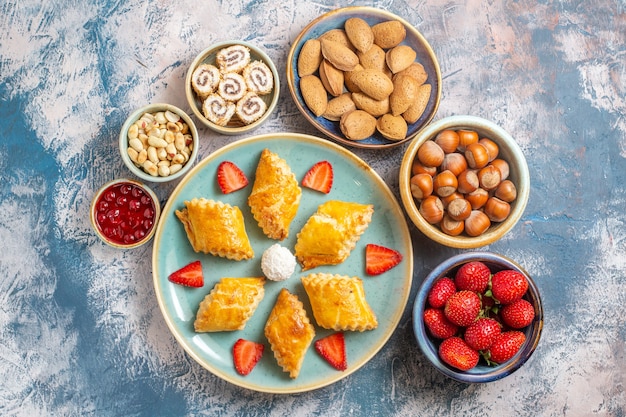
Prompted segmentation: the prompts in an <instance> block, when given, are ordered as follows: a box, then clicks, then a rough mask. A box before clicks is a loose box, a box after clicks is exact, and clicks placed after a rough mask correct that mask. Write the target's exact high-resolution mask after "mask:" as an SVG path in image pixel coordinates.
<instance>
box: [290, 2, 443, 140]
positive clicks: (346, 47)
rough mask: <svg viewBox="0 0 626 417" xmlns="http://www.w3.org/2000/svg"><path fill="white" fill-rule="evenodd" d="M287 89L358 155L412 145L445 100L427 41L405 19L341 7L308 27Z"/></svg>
mask: <svg viewBox="0 0 626 417" xmlns="http://www.w3.org/2000/svg"><path fill="white" fill-rule="evenodd" d="M287 83H288V86H289V91H290V92H291V96H292V98H293V100H294V102H295V104H296V106H297V107H298V109H299V110H300V112H301V113H302V114H303V115H304V117H305V118H306V119H307V120H308V121H309V122H310V123H311V124H312V125H313V126H314V127H315V128H317V129H318V130H319V131H320V132H322V133H324V134H325V135H326V136H328V137H330V138H331V139H333V140H335V141H336V142H340V143H342V144H345V145H349V146H354V147H360V148H387V147H394V146H398V145H400V144H402V143H404V142H406V141H408V140H410V139H412V138H413V137H414V136H415V135H416V134H417V133H418V132H419V131H420V130H421V129H422V128H424V126H426V125H427V124H428V123H429V122H430V121H431V120H432V118H433V117H434V115H435V113H436V112H437V108H438V106H439V101H440V98H441V72H440V68H439V63H438V61H437V58H436V56H435V54H434V52H433V49H432V48H431V46H430V45H429V43H428V41H427V40H426V39H425V38H424V36H422V34H421V33H420V32H419V31H417V30H416V29H415V28H414V27H413V26H412V25H411V24H410V23H409V22H407V21H406V20H404V19H403V18H401V17H399V16H396V15H395V14H393V13H390V12H387V11H384V10H380V9H376V8H373V7H360V6H359V7H345V8H340V9H336V10H333V11H330V12H328V13H326V14H324V15H322V16H320V17H318V18H316V19H315V20H313V21H312V22H311V23H309V25H307V26H306V27H305V28H304V29H303V30H302V31H301V32H300V34H299V35H298V37H297V38H296V39H295V41H294V42H293V45H292V47H291V49H290V51H289V56H288V59H287Z"/></svg>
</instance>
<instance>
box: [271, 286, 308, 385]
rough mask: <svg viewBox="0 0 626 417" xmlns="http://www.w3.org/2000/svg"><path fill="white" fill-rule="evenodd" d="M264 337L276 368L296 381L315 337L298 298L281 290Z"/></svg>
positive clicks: (285, 290)
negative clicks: (272, 353) (278, 367)
mask: <svg viewBox="0 0 626 417" xmlns="http://www.w3.org/2000/svg"><path fill="white" fill-rule="evenodd" d="M265 337H267V340H268V341H269V343H270V347H271V348H272V352H274V357H275V358H276V362H277V363H278V365H279V366H280V367H281V368H283V371H285V372H289V377H291V378H292V379H293V378H297V377H298V374H299V373H300V368H302V362H303V361H304V356H305V355H306V352H307V350H308V348H309V346H310V345H311V342H312V341H313V338H314V337H315V329H314V328H313V325H312V324H311V322H310V321H309V319H308V317H307V315H306V311H305V310H304V306H303V305H302V302H301V301H300V300H299V299H298V296H297V295H295V294H291V293H290V292H289V291H287V289H285V288H283V289H282V290H281V291H280V293H279V294H278V298H277V299H276V304H274V308H272V311H271V312H270V315H269V317H268V319H267V322H266V323H265Z"/></svg>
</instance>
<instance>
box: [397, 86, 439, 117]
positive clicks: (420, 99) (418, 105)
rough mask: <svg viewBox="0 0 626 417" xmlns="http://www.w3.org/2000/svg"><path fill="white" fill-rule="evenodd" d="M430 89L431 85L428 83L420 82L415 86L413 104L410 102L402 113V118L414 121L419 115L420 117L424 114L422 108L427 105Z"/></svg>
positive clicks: (424, 108)
mask: <svg viewBox="0 0 626 417" xmlns="http://www.w3.org/2000/svg"><path fill="white" fill-rule="evenodd" d="M431 91H432V87H431V85H430V84H422V85H420V86H419V87H418V88H417V94H416V96H415V100H414V101H413V104H411V105H410V106H409V108H408V109H407V110H406V111H405V112H404V113H402V117H404V120H406V121H407V123H415V122H417V121H418V120H419V118H420V117H422V114H424V110H426V106H427V105H428V100H429V99H430V93H431Z"/></svg>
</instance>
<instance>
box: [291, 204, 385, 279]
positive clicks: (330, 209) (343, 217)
mask: <svg viewBox="0 0 626 417" xmlns="http://www.w3.org/2000/svg"><path fill="white" fill-rule="evenodd" d="M373 214H374V206H373V205H371V204H359V203H350V202H344V201H337V200H330V201H327V202H325V203H323V204H322V205H320V206H319V207H318V208H317V212H316V213H315V214H313V215H312V216H311V217H310V218H309V220H307V222H306V224H305V225H304V227H302V230H301V231H300V233H298V240H297V242H296V246H295V255H296V258H297V259H298V262H300V264H301V265H302V270H303V271H306V270H307V269H312V268H315V267H317V266H320V265H337V264H340V263H342V262H343V261H345V260H346V258H347V257H348V256H349V255H350V252H351V251H352V249H354V247H355V245H356V242H357V241H358V240H359V238H360V237H361V235H362V234H363V232H365V230H366V229H367V226H369V224H370V222H371V221H372V215H373Z"/></svg>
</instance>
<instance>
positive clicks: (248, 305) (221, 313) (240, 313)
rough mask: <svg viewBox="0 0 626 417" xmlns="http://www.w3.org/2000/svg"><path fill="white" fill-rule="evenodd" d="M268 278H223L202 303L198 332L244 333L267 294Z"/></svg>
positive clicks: (197, 326)
mask: <svg viewBox="0 0 626 417" xmlns="http://www.w3.org/2000/svg"><path fill="white" fill-rule="evenodd" d="M264 284H265V278H263V277H260V278H222V279H221V280H220V281H219V282H218V283H217V284H215V286H214V287H213V289H212V290H211V292H210V293H209V294H207V296H206V297H204V299H203V300H202V301H201V302H200V306H199V308H198V313H197V314H196V320H195V321H194V323H193V327H194V329H195V331H196V332H198V333H203V332H230V331H234V330H243V328H244V327H245V326H246V323H247V321H248V320H249V319H250V317H252V315H253V314H254V311H255V310H256V308H257V307H258V305H259V303H260V302H261V300H262V299H263V296H264V295H265V289H264V287H263V285H264Z"/></svg>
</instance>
